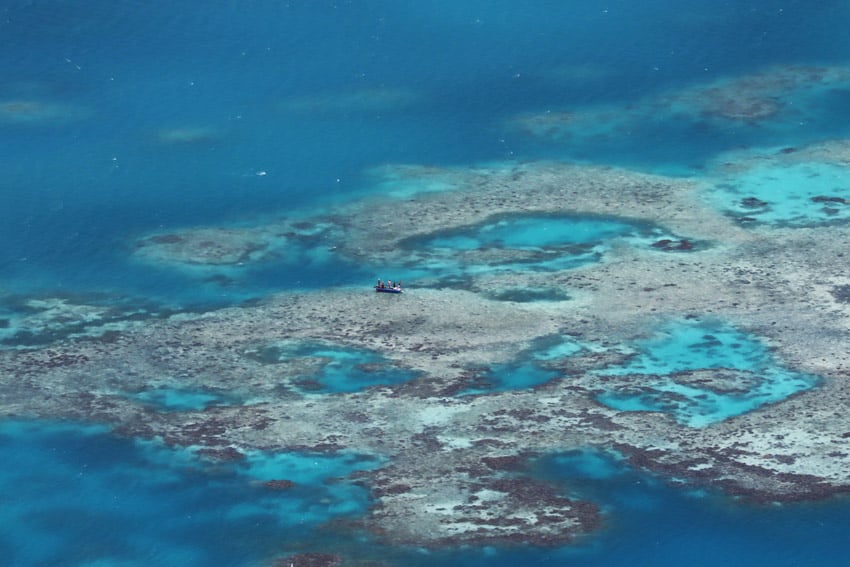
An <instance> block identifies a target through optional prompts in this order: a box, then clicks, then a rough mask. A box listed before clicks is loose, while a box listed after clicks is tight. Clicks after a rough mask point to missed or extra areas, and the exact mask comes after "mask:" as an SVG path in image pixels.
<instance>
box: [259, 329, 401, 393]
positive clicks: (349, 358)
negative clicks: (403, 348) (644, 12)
mask: <svg viewBox="0 0 850 567" xmlns="http://www.w3.org/2000/svg"><path fill="white" fill-rule="evenodd" d="M248 355H249V356H250V357H251V358H254V359H255V360H258V361H260V362H264V363H266V364H277V363H286V364H287V365H288V366H289V367H290V368H291V369H292V375H291V376H290V377H289V378H290V380H289V383H290V385H292V386H293V387H294V388H295V389H297V390H299V391H301V392H305V393H307V392H312V393H321V394H331V393H342V392H356V391H359V390H363V389H366V388H369V387H371V386H378V385H391V384H397V383H400V382H406V381H408V380H412V379H413V378H415V377H416V374H415V373H414V372H411V371H409V370H405V369H403V368H399V367H398V366H396V365H395V364H393V363H392V362H391V361H389V360H387V359H386V358H384V357H383V356H381V355H379V354H378V353H376V352H373V351H370V350H366V349H357V348H350V347H344V346H341V345H335V344H330V343H324V342H318V341H309V342H281V343H276V344H272V345H266V346H263V347H260V348H257V349H253V350H251V351H250V352H249V353H248Z"/></svg>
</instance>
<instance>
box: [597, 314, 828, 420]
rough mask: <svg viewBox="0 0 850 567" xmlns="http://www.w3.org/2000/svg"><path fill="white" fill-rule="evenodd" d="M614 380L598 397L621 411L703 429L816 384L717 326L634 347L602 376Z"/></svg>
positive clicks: (682, 326) (684, 326)
mask: <svg viewBox="0 0 850 567" xmlns="http://www.w3.org/2000/svg"><path fill="white" fill-rule="evenodd" d="M599 374H600V375H602V376H606V377H608V378H615V377H619V378H620V380H617V381H616V386H614V387H611V388H609V389H608V390H607V391H605V392H604V393H602V394H600V395H599V396H598V397H597V399H598V401H600V402H601V403H603V404H605V405H607V406H609V407H612V408H614V409H617V410H620V411H656V412H665V413H670V414H672V415H673V416H674V417H675V419H676V420H677V421H679V422H681V423H684V424H686V425H689V426H691V427H703V426H706V425H710V424H712V423H716V422H718V421H722V420H724V419H727V418H729V417H733V416H736V415H741V414H744V413H747V412H749V411H752V410H754V409H756V408H759V407H761V406H763V405H764V404H769V403H775V402H779V401H782V400H784V399H787V398H788V397H789V396H792V395H794V394H796V393H798V392H802V391H805V390H808V389H810V388H812V387H814V386H815V385H816V384H817V382H818V378H817V377H816V376H812V375H808V374H803V373H800V372H796V371H793V370H789V369H786V368H783V367H782V366H781V365H779V363H778V362H777V361H775V360H774V358H773V356H772V355H771V352H770V350H769V348H768V347H766V346H765V345H764V344H763V343H762V342H761V341H759V340H758V339H756V338H754V337H752V336H750V335H748V334H746V333H743V332H741V331H738V330H737V329H734V328H732V327H729V326H727V325H724V324H722V323H719V322H715V321H696V322H695V321H680V322H677V323H673V324H670V325H668V326H666V327H665V328H663V329H661V330H660V331H659V332H658V333H657V334H656V335H654V336H653V337H651V338H649V339H646V340H644V341H641V342H639V343H638V344H637V352H636V353H635V355H634V356H632V357H631V358H630V359H629V361H628V362H627V363H626V364H624V365H622V366H615V367H609V368H606V369H604V370H601V371H600V372H599Z"/></svg>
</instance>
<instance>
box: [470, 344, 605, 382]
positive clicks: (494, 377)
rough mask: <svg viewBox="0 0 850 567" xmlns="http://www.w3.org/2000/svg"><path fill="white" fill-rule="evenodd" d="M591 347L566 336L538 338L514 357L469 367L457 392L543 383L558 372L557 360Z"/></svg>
mask: <svg viewBox="0 0 850 567" xmlns="http://www.w3.org/2000/svg"><path fill="white" fill-rule="evenodd" d="M593 348H594V347H593V346H591V345H585V344H583V343H580V342H578V341H576V340H574V339H572V338H569V337H561V336H560V335H554V336H549V337H541V338H540V339H537V340H536V341H534V342H533V344H532V345H531V346H530V347H529V348H528V349H526V350H525V351H523V352H522V353H520V356H519V357H517V359H516V360H512V361H510V362H506V363H503V364H494V365H491V366H490V367H488V368H484V369H473V370H472V371H471V372H470V373H469V375H467V377H466V379H465V387H464V389H463V390H462V391H461V392H459V395H477V394H487V393H490V392H503V391H507V390H522V389H525V388H533V387H535V386H539V385H541V384H545V383H546V382H549V381H550V380H554V379H556V378H558V377H559V376H560V374H561V372H560V370H559V362H560V361H561V360H563V359H566V358H569V357H571V356H574V355H576V354H578V353H579V352H581V351H583V350H591V349H593Z"/></svg>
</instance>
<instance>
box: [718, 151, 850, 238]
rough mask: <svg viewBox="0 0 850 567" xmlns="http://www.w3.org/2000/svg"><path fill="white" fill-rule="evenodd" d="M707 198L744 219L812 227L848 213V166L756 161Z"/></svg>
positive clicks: (844, 218) (848, 216)
mask: <svg viewBox="0 0 850 567" xmlns="http://www.w3.org/2000/svg"><path fill="white" fill-rule="evenodd" d="M711 200H712V201H713V202H714V203H715V204H716V205H717V206H719V207H720V208H722V209H724V210H726V211H728V212H729V214H731V215H733V216H735V217H736V218H738V219H739V220H740V221H741V222H742V223H743V224H758V225H766V226H779V227H782V226H790V227H807V226H808V227H811V226H819V225H827V224H831V223H846V222H847V220H848V219H850V180H848V176H847V171H846V168H844V167H841V166H837V165H833V164H826V163H801V164H793V163H792V164H785V165H783V164H772V165H754V167H753V168H752V169H750V170H748V171H745V172H743V173H741V174H739V175H736V177H735V180H734V181H733V182H728V183H721V184H719V185H718V186H717V190H716V191H715V192H714V193H713V194H712V197H711Z"/></svg>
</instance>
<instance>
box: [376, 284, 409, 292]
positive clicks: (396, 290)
mask: <svg viewBox="0 0 850 567" xmlns="http://www.w3.org/2000/svg"><path fill="white" fill-rule="evenodd" d="M375 291H377V292H378V293H403V291H402V290H400V289H393V288H391V287H377V286H375Z"/></svg>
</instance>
